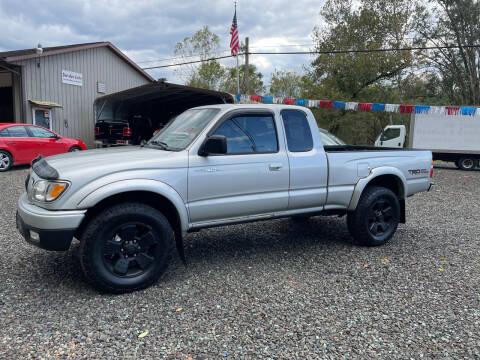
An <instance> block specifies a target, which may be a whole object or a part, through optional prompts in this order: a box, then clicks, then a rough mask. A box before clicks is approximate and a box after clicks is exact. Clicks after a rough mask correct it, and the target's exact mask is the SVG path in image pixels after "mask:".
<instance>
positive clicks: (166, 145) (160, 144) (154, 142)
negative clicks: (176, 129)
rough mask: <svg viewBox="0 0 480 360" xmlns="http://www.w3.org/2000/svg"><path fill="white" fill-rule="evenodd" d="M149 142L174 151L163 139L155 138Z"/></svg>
mask: <svg viewBox="0 0 480 360" xmlns="http://www.w3.org/2000/svg"><path fill="white" fill-rule="evenodd" d="M148 144H149V145H150V144H151V145H156V146H159V147H160V148H161V149H162V150H166V151H172V149H170V148H169V147H168V144H167V143H164V142H163V141H157V140H153V141H150V142H149V143H148Z"/></svg>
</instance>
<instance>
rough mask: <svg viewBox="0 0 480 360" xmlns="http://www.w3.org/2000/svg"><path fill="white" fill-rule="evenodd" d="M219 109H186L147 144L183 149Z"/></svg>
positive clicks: (163, 147)
mask: <svg viewBox="0 0 480 360" xmlns="http://www.w3.org/2000/svg"><path fill="white" fill-rule="evenodd" d="M219 111H220V110H219V109H191V110H187V111H185V112H183V113H181V114H180V115H178V116H177V117H176V118H175V119H173V120H172V121H171V122H170V123H169V124H167V126H165V127H164V128H163V129H162V130H161V131H160V132H159V133H158V134H156V135H155V136H154V137H152V138H151V139H150V141H149V142H148V143H147V146H155V147H160V148H162V149H163V150H172V151H179V150H183V149H185V148H186V147H187V146H188V145H190V143H191V142H192V141H193V140H194V139H195V138H196V137H197V135H198V134H199V133H200V132H201V131H202V130H203V129H204V128H205V126H207V124H208V123H209V122H210V121H211V120H212V119H213V118H214V117H215V115H216V114H217V113H218V112H219Z"/></svg>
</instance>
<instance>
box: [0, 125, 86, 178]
mask: <svg viewBox="0 0 480 360" xmlns="http://www.w3.org/2000/svg"><path fill="white" fill-rule="evenodd" d="M86 149H87V148H86V146H85V144H84V143H83V142H82V141H81V140H77V139H70V138H67V137H63V136H60V135H58V134H56V133H54V132H53V131H50V130H47V129H45V128H43V127H40V126H37V125H32V124H17V123H0V172H3V171H7V170H8V169H10V168H11V167H12V166H13V165H21V164H29V163H30V162H31V161H32V160H33V159H35V158H36V157H37V156H38V155H40V154H41V155H43V156H51V155H57V154H62V153H66V152H69V151H80V150H86Z"/></svg>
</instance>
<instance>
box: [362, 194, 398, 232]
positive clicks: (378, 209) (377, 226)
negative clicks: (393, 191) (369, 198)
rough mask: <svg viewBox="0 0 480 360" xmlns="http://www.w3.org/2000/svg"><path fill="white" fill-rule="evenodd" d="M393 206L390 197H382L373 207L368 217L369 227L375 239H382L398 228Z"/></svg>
mask: <svg viewBox="0 0 480 360" xmlns="http://www.w3.org/2000/svg"><path fill="white" fill-rule="evenodd" d="M393 206H394V205H393V204H392V201H391V199H390V198H389V197H380V198H378V199H377V200H376V201H375V202H374V203H373V204H372V205H371V208H370V209H369V212H368V215H367V221H368V223H367V227H368V231H369V232H370V234H371V235H372V236H373V237H375V238H381V237H383V236H385V234H388V233H389V232H391V231H392V229H393V228H394V227H396V226H397V223H398V221H397V219H396V218H395V217H394V213H393Z"/></svg>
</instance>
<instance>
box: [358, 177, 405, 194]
mask: <svg viewBox="0 0 480 360" xmlns="http://www.w3.org/2000/svg"><path fill="white" fill-rule="evenodd" d="M369 186H381V187H384V188H387V189H390V190H392V191H393V192H394V193H395V195H397V197H398V199H404V198H405V191H404V188H403V184H402V180H400V179H399V178H398V177H397V176H395V175H380V176H377V177H376V178H374V179H372V180H371V181H370V182H369V183H368V184H367V187H369Z"/></svg>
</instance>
